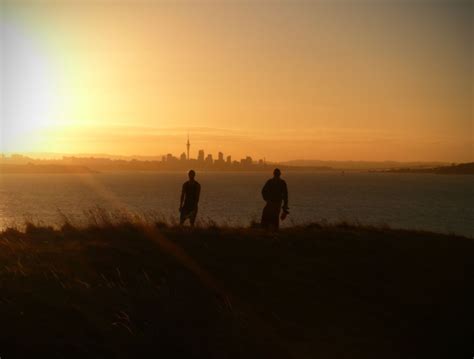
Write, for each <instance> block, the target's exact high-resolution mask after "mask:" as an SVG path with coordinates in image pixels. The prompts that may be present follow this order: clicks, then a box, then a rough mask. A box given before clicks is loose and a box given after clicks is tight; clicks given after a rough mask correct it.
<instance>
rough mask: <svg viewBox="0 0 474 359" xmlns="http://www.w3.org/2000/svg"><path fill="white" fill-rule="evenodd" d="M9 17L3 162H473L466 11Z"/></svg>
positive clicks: (52, 10)
mask: <svg viewBox="0 0 474 359" xmlns="http://www.w3.org/2000/svg"><path fill="white" fill-rule="evenodd" d="M1 4H2V5H1V6H2V8H1V10H2V12H1V18H0V19H1V59H2V63H1V85H2V86H1V91H2V92H1V105H2V108H1V126H0V131H1V136H0V139H1V143H0V147H1V148H0V150H1V151H9V152H12V151H25V152H26V151H28V152H31V151H37V152H59V153H110V154H122V155H131V154H141V155H160V154H164V153H168V152H172V153H174V154H176V155H179V154H180V153H181V152H183V150H184V148H185V147H184V144H185V141H186V135H187V133H188V132H189V133H190V136H191V143H192V147H191V156H192V157H195V156H196V155H197V151H198V150H199V149H201V148H204V149H205V150H206V152H209V151H211V152H214V153H216V152H217V151H223V152H225V153H231V154H232V155H234V157H236V158H238V157H241V156H244V155H246V154H249V155H252V156H253V157H255V158H261V157H266V158H267V159H268V160H288V159H323V160H338V159H339V160H441V161H472V160H474V154H473V137H474V132H473V105H472V104H473V99H474V97H473V81H474V72H473V66H474V65H473V13H474V12H473V5H472V2H470V1H448V0H433V1H430V0H419V1H394V0H393V1H392V0H390V1H383V0H381V1H356V0H352V1H343V0H336V1H313V2H299V1H243V0H242V1H212V2H211V1H199V0H194V1H140V0H138V1H131V0H130V1H88V0H82V1H74V0H70V1H65V0H63V1H8V0H7V1H5V0H2V1H1Z"/></svg>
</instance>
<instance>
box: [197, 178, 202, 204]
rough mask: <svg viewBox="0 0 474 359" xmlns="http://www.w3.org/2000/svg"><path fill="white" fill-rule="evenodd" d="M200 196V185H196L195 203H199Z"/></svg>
mask: <svg viewBox="0 0 474 359" xmlns="http://www.w3.org/2000/svg"><path fill="white" fill-rule="evenodd" d="M200 195H201V185H200V184H199V183H198V185H197V191H196V203H198V202H199V196H200Z"/></svg>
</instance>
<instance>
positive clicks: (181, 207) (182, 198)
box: [179, 183, 186, 211]
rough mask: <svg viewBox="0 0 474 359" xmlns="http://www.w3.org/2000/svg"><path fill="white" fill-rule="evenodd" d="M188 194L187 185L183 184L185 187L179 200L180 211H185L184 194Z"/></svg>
mask: <svg viewBox="0 0 474 359" xmlns="http://www.w3.org/2000/svg"><path fill="white" fill-rule="evenodd" d="M185 193H186V183H184V184H183V187H182V189H181V198H180V200H179V210H180V211H181V209H183V203H184V194H185Z"/></svg>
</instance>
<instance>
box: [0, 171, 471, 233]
mask: <svg viewBox="0 0 474 359" xmlns="http://www.w3.org/2000/svg"><path fill="white" fill-rule="evenodd" d="M267 178H268V174H264V173H198V176H197V180H198V181H199V182H200V183H201V186H202V196H201V203H200V207H199V211H200V212H199V217H200V218H211V219H212V220H214V221H216V222H218V223H221V222H223V221H226V222H228V223H230V224H235V225H237V224H248V223H249V222H250V221H251V220H252V219H258V218H259V217H260V213H261V209H262V207H263V204H264V203H263V200H262V199H261V195H260V189H261V187H262V185H263V184H264V182H265V180H266V179H267ZM284 178H285V179H286V181H287V183H288V186H289V194H290V209H291V214H290V217H289V218H288V220H287V221H285V223H284V225H291V224H292V223H303V222H309V221H314V220H317V221H319V220H322V219H325V220H327V221H330V222H334V221H340V220H348V221H360V222H362V223H367V224H388V225H390V226H393V227H399V228H415V229H424V230H432V231H437V232H455V233H458V234H464V235H467V236H474V205H473V204H474V177H472V176H442V175H431V174H419V175H407V174H375V173H349V174H347V173H346V174H345V175H341V174H334V173H286V174H284ZM185 179H186V175H185V174H184V173H161V172H153V173H151V172H144V173H101V174H81V175H69V174H59V175H37V174H18V175H17V174H8V175H7V174H4V175H0V227H5V226H6V225H10V224H13V223H16V224H19V223H20V224H21V223H23V222H24V221H25V219H30V220H35V221H41V222H44V223H48V224H56V223H58V222H59V221H60V215H59V214H58V210H59V211H61V212H63V213H65V214H66V215H68V216H70V217H72V218H73V219H74V220H77V221H80V220H81V219H84V210H87V209H90V208H94V207H97V206H99V207H102V208H105V209H111V210H112V209H123V208H126V209H128V210H131V211H134V212H138V213H140V214H156V213H160V214H162V215H163V216H165V217H170V216H171V217H177V215H178V206H179V195H180V189H181V185H182V183H183V182H184V181H185Z"/></svg>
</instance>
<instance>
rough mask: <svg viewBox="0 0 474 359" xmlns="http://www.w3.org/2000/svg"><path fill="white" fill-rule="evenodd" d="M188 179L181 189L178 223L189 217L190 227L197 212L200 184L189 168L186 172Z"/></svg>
mask: <svg viewBox="0 0 474 359" xmlns="http://www.w3.org/2000/svg"><path fill="white" fill-rule="evenodd" d="M188 177H189V181H186V182H185V183H184V184H183V189H182V190H181V199H180V202H179V212H180V217H179V223H180V225H183V224H184V222H185V221H186V220H187V219H189V222H190V224H191V227H193V226H194V222H195V221H196V216H197V212H198V202H199V196H200V194H201V185H200V184H199V183H198V182H197V181H196V180H195V179H194V177H196V172H194V170H191V171H189V172H188Z"/></svg>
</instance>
